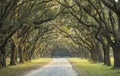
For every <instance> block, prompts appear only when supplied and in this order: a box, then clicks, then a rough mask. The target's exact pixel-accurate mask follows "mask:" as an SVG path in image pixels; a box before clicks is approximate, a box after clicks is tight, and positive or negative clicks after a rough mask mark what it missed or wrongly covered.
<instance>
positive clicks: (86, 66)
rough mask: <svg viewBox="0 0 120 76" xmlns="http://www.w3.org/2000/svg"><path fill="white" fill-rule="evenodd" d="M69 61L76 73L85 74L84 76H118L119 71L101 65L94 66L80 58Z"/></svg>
mask: <svg viewBox="0 0 120 76" xmlns="http://www.w3.org/2000/svg"><path fill="white" fill-rule="evenodd" d="M69 60H70V61H71V63H72V64H73V67H74V68H75V69H77V72H78V73H84V74H86V75H84V76H120V69H118V70H115V69H112V67H113V66H110V67H108V66H105V65H103V63H97V64H95V63H91V62H89V61H88V60H85V59H80V58H71V59H69ZM112 64H113V60H112Z"/></svg>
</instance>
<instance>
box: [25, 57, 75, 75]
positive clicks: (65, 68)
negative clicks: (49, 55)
mask: <svg viewBox="0 0 120 76" xmlns="http://www.w3.org/2000/svg"><path fill="white" fill-rule="evenodd" d="M24 76H77V75H76V72H75V71H74V70H73V68H72V65H71V64H70V63H69V61H68V60H67V59H66V58H54V59H53V60H52V61H51V62H50V63H49V64H48V65H45V66H44V67H42V68H39V69H37V70H33V71H31V72H30V73H28V74H26V75H24Z"/></svg>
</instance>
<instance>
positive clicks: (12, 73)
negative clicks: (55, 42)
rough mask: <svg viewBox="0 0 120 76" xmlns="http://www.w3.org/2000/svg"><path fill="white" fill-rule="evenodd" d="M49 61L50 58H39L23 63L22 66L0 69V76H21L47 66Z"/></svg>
mask: <svg viewBox="0 0 120 76" xmlns="http://www.w3.org/2000/svg"><path fill="white" fill-rule="evenodd" d="M50 61H51V59H50V58H40V59H35V60H31V61H28V62H25V63H23V64H17V65H16V66H8V67H6V68H3V69H0V76H23V75H22V74H24V73H26V72H29V71H30V70H33V69H37V68H39V67H41V66H43V65H45V64H48V63H49V62H50Z"/></svg>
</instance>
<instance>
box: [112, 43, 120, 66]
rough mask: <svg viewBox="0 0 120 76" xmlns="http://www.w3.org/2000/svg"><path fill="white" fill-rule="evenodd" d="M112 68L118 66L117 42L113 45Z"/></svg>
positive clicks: (118, 49)
mask: <svg viewBox="0 0 120 76" xmlns="http://www.w3.org/2000/svg"><path fill="white" fill-rule="evenodd" d="M113 55H114V68H120V47H119V45H118V44H117V43H115V44H114V45H113Z"/></svg>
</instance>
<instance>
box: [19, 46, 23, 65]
mask: <svg viewBox="0 0 120 76" xmlns="http://www.w3.org/2000/svg"><path fill="white" fill-rule="evenodd" d="M18 50H19V57H20V60H19V62H20V63H24V59H23V51H22V49H21V47H20V45H19V46H18Z"/></svg>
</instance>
